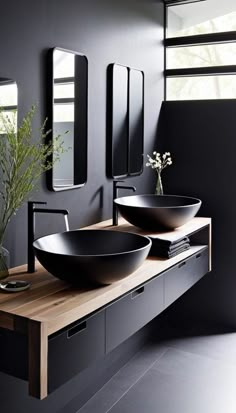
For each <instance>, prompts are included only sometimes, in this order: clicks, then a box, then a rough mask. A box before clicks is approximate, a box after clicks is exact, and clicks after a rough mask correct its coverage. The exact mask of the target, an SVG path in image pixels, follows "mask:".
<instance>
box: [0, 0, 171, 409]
mask: <svg viewBox="0 0 236 413" xmlns="http://www.w3.org/2000/svg"><path fill="white" fill-rule="evenodd" d="M0 39H1V44H0V51H1V65H0V76H1V77H9V78H12V79H15V80H16V82H17V84H18V89H19V117H21V116H22V115H23V114H24V113H25V111H26V110H28V109H29V108H30V106H31V105H32V104H33V103H38V106H39V111H38V114H37V117H36V121H35V127H39V125H40V123H41V122H42V120H43V118H44V117H45V116H46V113H45V98H46V96H47V88H46V84H47V82H46V80H47V79H46V54H47V51H48V49H49V48H53V47H55V46H58V47H61V48H65V49H69V50H74V51H77V52H80V53H83V54H85V55H86V56H87V58H88V84H89V85H88V87H89V91H88V140H89V141H88V152H89V153H88V160H89V170H88V183H87V185H86V186H85V187H83V188H81V189H77V190H72V191H66V192H61V193H53V192H49V191H47V190H46V185H45V180H44V179H42V181H41V183H40V185H39V190H38V193H37V194H36V195H35V196H34V199H37V200H45V201H48V204H49V205H50V206H52V207H63V208H68V209H69V210H70V217H69V219H70V224H71V227H72V228H76V227H78V226H79V227H80V226H82V225H86V224H89V223H94V222H97V221H100V220H103V219H106V218H109V217H111V208H112V199H111V197H112V182H111V181H110V180H108V179H107V177H106V165H105V159H106V71H107V66H108V65H109V64H110V63H113V62H117V63H120V64H124V65H127V66H130V67H134V68H138V69H140V70H143V71H144V75H145V125H144V126H145V153H148V152H149V153H150V151H151V150H152V149H153V144H154V140H155V136H156V130H157V122H158V115H159V110H160V106H161V102H162V100H163V46H162V39H163V5H162V4H161V2H160V1H159V0H112V1H110V0H86V1H84V0H83V1H82V0H41V1H38V2H36V1H34V2H33V1H30V0H22V1H20V2H10V3H9V2H8V3H7V2H4V1H1V25H0ZM153 178H154V177H153V175H152V171H150V170H148V168H145V171H144V173H143V175H142V176H141V177H136V178H135V179H130V180H129V181H130V182H132V183H133V184H135V185H136V186H137V189H138V192H139V193H141V192H148V191H150V189H151V187H150V185H151V184H152V179H153ZM153 183H154V182H153ZM101 195H103V198H102V199H101ZM39 221H40V223H39ZM39 221H37V222H38V223H39V225H38V231H37V234H36V235H38V236H40V235H41V234H45V233H47V232H57V231H60V230H61V229H64V227H63V223H62V222H61V221H60V219H59V218H58V217H55V221H54V220H53V218H52V217H49V218H46V216H43V217H40V219H39ZM39 227H40V228H39ZM26 231H27V228H26V206H24V207H22V208H21V210H19V211H18V213H17V215H16V217H14V218H13V220H12V222H11V224H10V226H9V230H8V234H7V238H6V241H5V244H6V246H7V247H8V249H9V250H10V253H11V257H12V265H15V264H21V263H24V262H26ZM137 343H139V341H138V340H137V339H134V341H133V342H132V343H131V344H130V345H129V346H128V347H122V348H120V349H118V350H117V352H115V354H113V353H112V354H111V356H109V358H108V359H107V361H106V362H105V361H103V362H101V363H99V364H98V365H97V369H92V370H90V371H87V372H86V373H84V375H82V376H81V375H80V376H79V377H78V378H76V379H75V380H73V381H71V382H70V383H68V385H65V386H63V387H62V389H60V390H58V391H57V392H56V393H55V394H53V395H52V396H51V397H49V398H48V399H46V400H45V401H43V402H40V401H37V400H33V399H31V398H30V397H28V395H27V385H26V384H25V383H23V382H21V381H18V380H15V379H13V378H10V377H8V376H5V375H3V374H1V375H0V389H1V407H0V410H1V413H15V412H19V410H20V411H24V412H32V411H34V412H37V411H38V412H39V411H40V412H42V413H43V412H50V413H54V412H57V411H61V412H66V413H69V412H75V411H76V410H77V408H78V407H79V406H80V405H81V401H83V399H86V397H87V396H88V395H89V394H91V391H92V390H91V389H96V388H97V387H98V386H99V385H102V383H103V380H105V379H108V378H109V374H112V373H114V371H116V370H117V369H118V368H119V367H120V366H121V364H122V363H124V362H125V361H127V359H128V357H130V356H131V355H132V354H133V352H134V351H135V350H137V348H138V344H137ZM16 350H17V349H16ZM19 357H20V355H19ZM93 376H94V377H93ZM89 389H90V390H89Z"/></svg>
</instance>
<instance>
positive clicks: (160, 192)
mask: <svg viewBox="0 0 236 413" xmlns="http://www.w3.org/2000/svg"><path fill="white" fill-rule="evenodd" d="M155 194H156V195H163V186H162V180H161V172H157V183H156V190H155Z"/></svg>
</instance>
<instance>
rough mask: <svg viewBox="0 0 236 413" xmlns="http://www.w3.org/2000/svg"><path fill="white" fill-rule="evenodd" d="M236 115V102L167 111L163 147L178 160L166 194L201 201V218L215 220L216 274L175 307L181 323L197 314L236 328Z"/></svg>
mask: <svg viewBox="0 0 236 413" xmlns="http://www.w3.org/2000/svg"><path fill="white" fill-rule="evenodd" d="M235 114H236V100H218V101H184V102H165V103H163V106H162V110H161V115H160V123H159V133H158V142H157V146H158V147H159V148H162V149H163V150H164V151H165V150H169V151H170V152H171V154H172V156H173V165H172V166H171V167H170V168H168V170H166V171H164V173H163V181H164V182H163V183H164V189H165V191H166V193H172V194H173V193H176V194H179V195H190V196H196V197H198V198H200V199H201V200H202V202H203V204H202V207H201V210H200V211H199V215H200V216H209V217H212V220H213V240H212V247H213V270H212V272H211V273H210V274H209V275H208V276H206V277H204V278H203V279H202V280H201V281H200V282H199V283H198V284H197V285H196V286H195V287H194V288H193V289H192V290H190V291H189V292H188V293H187V294H185V295H184V296H183V297H182V298H181V299H180V300H178V302H176V303H175V304H174V305H173V306H172V307H171V308H170V314H171V315H172V316H173V317H176V318H177V316H179V318H180V320H181V319H182V317H186V316H187V315H191V317H192V316H194V317H197V318H199V317H201V318H203V319H204V320H207V319H209V320H214V321H215V322H224V323H228V324H231V325H233V326H236V300H235V291H236V279H235V267H236V254H235V245H236V244H235V229H236V216H235V202H236V186H235V179H234V167H235V153H236V139H235V131H236V117H235Z"/></svg>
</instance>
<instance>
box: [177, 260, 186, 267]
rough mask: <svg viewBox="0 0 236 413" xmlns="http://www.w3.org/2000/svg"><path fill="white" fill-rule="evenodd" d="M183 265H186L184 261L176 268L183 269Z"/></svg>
mask: <svg viewBox="0 0 236 413" xmlns="http://www.w3.org/2000/svg"><path fill="white" fill-rule="evenodd" d="M184 265H186V261H183V262H181V263H180V264H179V265H178V267H179V268H181V267H183V266H184Z"/></svg>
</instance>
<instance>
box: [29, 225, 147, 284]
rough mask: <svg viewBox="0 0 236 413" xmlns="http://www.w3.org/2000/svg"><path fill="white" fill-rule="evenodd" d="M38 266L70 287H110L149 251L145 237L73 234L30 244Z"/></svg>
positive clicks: (94, 232) (98, 232)
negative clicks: (85, 285)
mask: <svg viewBox="0 0 236 413" xmlns="http://www.w3.org/2000/svg"><path fill="white" fill-rule="evenodd" d="M33 246H34V251H35V254H36V257H37V258H38V260H39V262H40V263H41V264H42V265H43V267H44V268H46V270H47V271H49V272H50V273H51V274H53V275H54V276H55V277H58V278H61V279H62V280H66V281H68V282H70V283H72V284H79V283H86V282H93V283H99V284H111V283H113V282H115V281H118V280H120V279H122V278H124V277H126V276H127V275H129V274H131V273H132V272H134V271H135V270H136V269H137V268H138V267H139V266H140V265H141V264H142V263H143V261H144V260H145V258H146V257H147V255H148V253H149V250H150V248H151V240H150V239H149V238H147V237H144V236H141V235H136V234H131V233H128V232H121V231H109V230H108V231H107V230H77V231H68V232H62V233H58V234H53V235H47V236H46V237H42V238H39V239H37V240H36V241H34V243H33Z"/></svg>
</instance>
